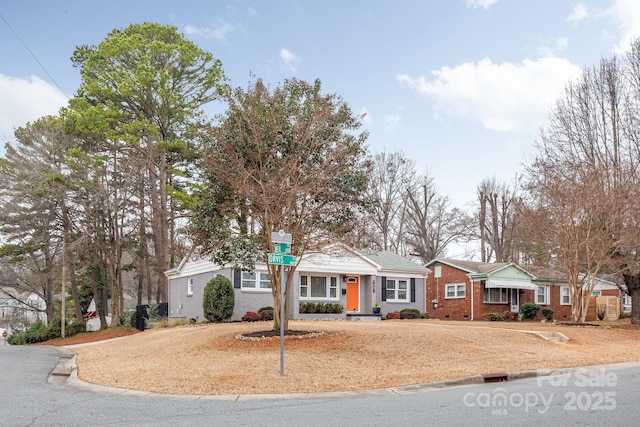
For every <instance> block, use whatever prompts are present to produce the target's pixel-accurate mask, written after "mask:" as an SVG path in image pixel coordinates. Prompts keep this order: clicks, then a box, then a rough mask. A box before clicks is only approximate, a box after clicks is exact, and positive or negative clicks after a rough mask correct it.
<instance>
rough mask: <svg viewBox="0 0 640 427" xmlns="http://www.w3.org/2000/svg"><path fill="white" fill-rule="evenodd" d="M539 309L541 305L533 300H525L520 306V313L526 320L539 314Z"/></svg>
mask: <svg viewBox="0 0 640 427" xmlns="http://www.w3.org/2000/svg"><path fill="white" fill-rule="evenodd" d="M538 311H540V306H539V305H538V304H535V303H533V302H525V303H524V304H522V305H521V306H520V313H521V314H522V317H523V318H525V319H526V320H533V319H535V318H536V316H537V315H538Z"/></svg>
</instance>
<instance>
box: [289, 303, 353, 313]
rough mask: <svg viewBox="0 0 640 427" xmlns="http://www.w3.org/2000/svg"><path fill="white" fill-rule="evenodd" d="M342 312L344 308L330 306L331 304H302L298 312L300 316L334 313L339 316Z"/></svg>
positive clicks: (340, 305) (339, 305) (335, 305)
mask: <svg viewBox="0 0 640 427" xmlns="http://www.w3.org/2000/svg"><path fill="white" fill-rule="evenodd" d="M343 311H344V307H343V306H342V304H338V303H335V304H331V303H329V302H328V303H323V302H318V303H314V302H303V303H301V304H300V307H299V312H300V313H301V314H304V313H307V314H311V313H330V314H331V313H334V314H340V313H342V312H343Z"/></svg>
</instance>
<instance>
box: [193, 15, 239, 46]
mask: <svg viewBox="0 0 640 427" xmlns="http://www.w3.org/2000/svg"><path fill="white" fill-rule="evenodd" d="M235 29H236V28H235V27H234V26H233V25H232V24H230V23H228V22H225V21H222V20H218V22H217V25H216V26H215V27H197V26H195V25H191V24H187V25H186V26H185V27H184V32H185V34H187V35H197V36H200V37H204V38H205V39H216V40H220V41H222V42H225V43H226V42H227V34H229V33H230V32H231V31H233V30H235Z"/></svg>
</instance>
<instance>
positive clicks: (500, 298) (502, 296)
mask: <svg viewBox="0 0 640 427" xmlns="http://www.w3.org/2000/svg"><path fill="white" fill-rule="evenodd" d="M483 302H485V303H488V304H506V303H507V288H485V289H484V296H483Z"/></svg>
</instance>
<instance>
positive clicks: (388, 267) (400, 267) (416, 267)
mask: <svg viewBox="0 0 640 427" xmlns="http://www.w3.org/2000/svg"><path fill="white" fill-rule="evenodd" d="M356 252H357V253H359V254H360V255H361V256H363V257H365V258H367V259H369V260H370V261H372V262H374V263H375V264H377V265H379V266H380V269H381V270H384V271H402V272H407V273H409V272H416V273H420V274H428V273H430V272H431V270H429V269H428V268H426V267H425V266H423V265H421V264H417V263H415V262H413V261H411V260H410V259H407V258H405V257H403V256H402V255H399V254H397V253H395V252H391V251H383V250H380V251H376V250H373V249H363V250H360V251H356Z"/></svg>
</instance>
